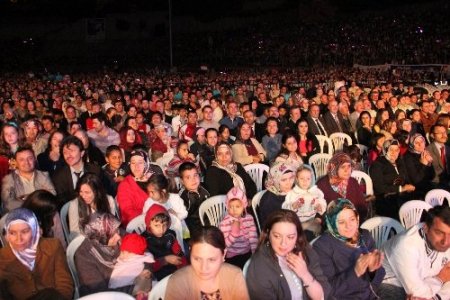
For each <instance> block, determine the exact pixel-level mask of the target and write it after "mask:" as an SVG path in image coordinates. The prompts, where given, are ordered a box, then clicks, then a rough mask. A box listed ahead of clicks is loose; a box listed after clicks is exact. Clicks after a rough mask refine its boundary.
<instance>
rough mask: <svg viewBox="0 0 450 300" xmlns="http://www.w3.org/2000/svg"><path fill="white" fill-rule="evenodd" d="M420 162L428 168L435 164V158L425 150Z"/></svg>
mask: <svg viewBox="0 0 450 300" xmlns="http://www.w3.org/2000/svg"><path fill="white" fill-rule="evenodd" d="M420 162H421V163H422V164H424V165H426V166H428V165H429V164H431V163H432V162H433V157H432V156H431V154H430V152H428V150H424V151H423V152H422V154H421V155H420Z"/></svg>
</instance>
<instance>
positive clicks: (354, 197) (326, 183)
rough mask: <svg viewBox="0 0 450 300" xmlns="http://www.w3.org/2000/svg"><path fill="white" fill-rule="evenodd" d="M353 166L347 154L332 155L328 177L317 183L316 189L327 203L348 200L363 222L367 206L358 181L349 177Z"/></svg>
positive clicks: (328, 167)
mask: <svg viewBox="0 0 450 300" xmlns="http://www.w3.org/2000/svg"><path fill="white" fill-rule="evenodd" d="M353 164H354V163H353V160H352V159H351V157H350V156H349V155H348V154H347V153H344V152H339V153H336V154H334V155H333V157H332V158H331V159H330V161H329V162H328V166H327V173H328V175H327V176H324V177H322V178H321V179H319V180H318V181H317V187H318V188H319V189H321V190H322V192H323V194H324V196H325V200H326V201H327V203H330V202H331V201H334V200H337V199H338V198H345V199H348V200H350V201H351V202H352V203H353V205H355V207H356V209H357V210H358V214H359V218H360V220H361V222H363V221H364V220H365V219H366V218H367V210H368V205H367V203H366V200H365V197H364V194H363V193H362V191H361V189H360V186H359V183H358V181H356V179H355V178H353V177H351V175H352V171H353Z"/></svg>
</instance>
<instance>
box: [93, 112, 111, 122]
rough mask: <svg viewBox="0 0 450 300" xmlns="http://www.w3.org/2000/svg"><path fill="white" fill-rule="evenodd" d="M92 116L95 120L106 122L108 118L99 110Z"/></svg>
mask: <svg viewBox="0 0 450 300" xmlns="http://www.w3.org/2000/svg"><path fill="white" fill-rule="evenodd" d="M91 118H92V119H93V120H94V119H97V120H98V121H99V122H106V120H107V119H108V118H107V117H106V115H105V114H104V113H102V112H98V113H95V114H93V115H92V117H91Z"/></svg>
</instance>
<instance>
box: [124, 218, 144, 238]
mask: <svg viewBox="0 0 450 300" xmlns="http://www.w3.org/2000/svg"><path fill="white" fill-rule="evenodd" d="M126 230H127V232H128V233H132V232H136V233H137V234H141V233H142V232H144V230H145V215H143V214H142V215H139V216H137V217H135V218H134V219H133V220H131V221H130V222H129V223H128V225H127V229H126Z"/></svg>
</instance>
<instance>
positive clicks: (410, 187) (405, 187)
mask: <svg viewBox="0 0 450 300" xmlns="http://www.w3.org/2000/svg"><path fill="white" fill-rule="evenodd" d="M415 189H416V187H415V186H413V185H412V184H405V185H403V186H402V192H414V190H415Z"/></svg>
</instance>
